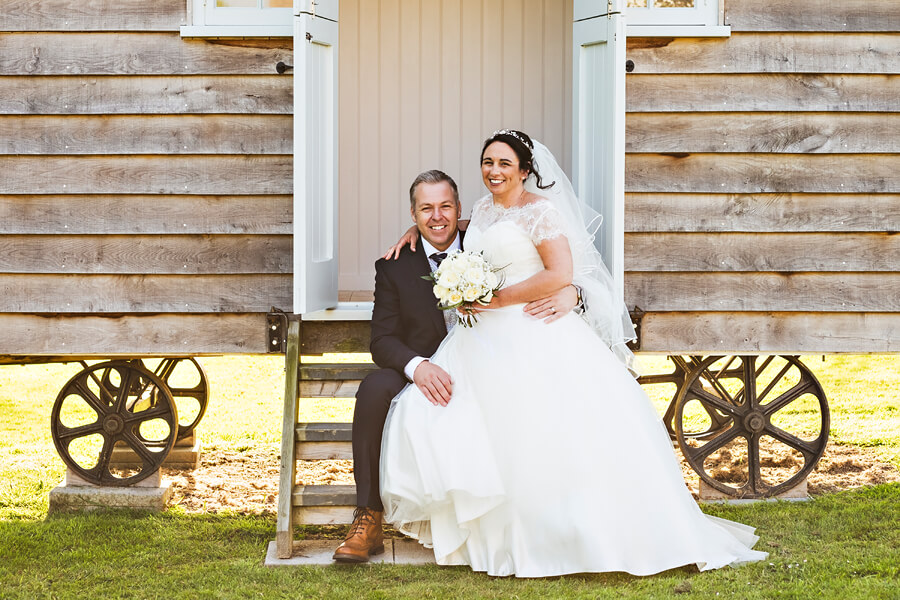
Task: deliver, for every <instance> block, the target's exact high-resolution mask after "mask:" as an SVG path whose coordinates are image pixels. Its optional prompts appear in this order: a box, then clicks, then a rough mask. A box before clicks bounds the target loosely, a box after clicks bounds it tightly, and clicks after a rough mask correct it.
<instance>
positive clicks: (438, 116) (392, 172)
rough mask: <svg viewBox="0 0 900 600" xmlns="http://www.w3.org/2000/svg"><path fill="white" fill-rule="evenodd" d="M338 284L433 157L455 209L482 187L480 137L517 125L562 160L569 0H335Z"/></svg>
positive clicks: (369, 256)
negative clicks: (455, 197) (449, 181)
mask: <svg viewBox="0 0 900 600" xmlns="http://www.w3.org/2000/svg"><path fill="white" fill-rule="evenodd" d="M340 6H341V13H340V23H341V26H340V44H341V46H340V60H341V71H340V86H341V100H340V103H341V104H340V130H341V132H340V172H341V178H340V185H341V189H340V201H341V208H340V211H341V212H340V238H341V244H340V257H341V259H340V261H341V266H340V268H341V271H340V278H339V283H340V287H341V289H344V290H371V289H372V288H373V287H374V283H375V282H374V278H375V268H374V262H375V259H376V258H377V257H379V256H380V255H381V254H382V253H383V252H384V250H385V249H386V248H387V247H388V246H389V245H391V244H392V243H393V242H395V241H396V240H397V238H398V237H399V236H400V234H401V232H402V231H405V230H406V229H407V228H408V227H409V226H410V225H411V224H412V220H411V218H410V214H409V185H410V184H411V183H412V181H413V179H415V177H416V175H417V174H418V173H420V172H422V171H424V170H427V169H434V168H439V169H441V170H443V171H445V172H447V173H448V174H449V175H450V176H451V177H453V178H454V179H455V180H456V181H457V183H458V184H459V187H460V199H461V201H462V204H463V214H464V215H465V216H468V215H469V214H470V212H471V208H472V205H473V204H474V202H475V200H476V199H477V198H479V197H481V196H482V195H483V194H484V193H485V190H484V186H483V185H482V183H481V172H480V169H479V166H478V163H479V160H478V158H479V153H480V152H481V144H482V142H483V141H484V139H485V138H486V137H487V136H488V135H490V134H491V132H493V131H494V130H496V129H501V128H504V127H507V128H517V129H522V130H524V131H527V132H529V133H531V134H533V135H535V136H536V137H538V138H539V139H541V141H543V142H544V143H545V144H547V146H548V147H549V148H550V149H551V150H553V151H554V152H556V153H557V155H558V156H560V157H562V161H563V162H564V163H565V164H569V163H570V162H571V157H570V154H571V149H570V147H571V134H570V130H571V118H572V117H571V76H570V72H571V70H572V66H571V65H572V50H571V44H572V42H571V40H572V0H552V1H551V0H504V1H502V2H499V1H497V0H379V1H370V0H341V4H340Z"/></svg>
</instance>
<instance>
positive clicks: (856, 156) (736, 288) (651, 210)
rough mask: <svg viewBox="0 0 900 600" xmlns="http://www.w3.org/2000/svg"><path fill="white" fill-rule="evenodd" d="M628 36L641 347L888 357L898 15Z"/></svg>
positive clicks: (764, 16)
mask: <svg viewBox="0 0 900 600" xmlns="http://www.w3.org/2000/svg"><path fill="white" fill-rule="evenodd" d="M725 22H726V23H727V24H730V25H731V27H732V35H731V37H729V38H724V39H659V38H656V39H631V40H629V43H628V46H629V48H628V52H627V54H628V58H630V59H632V60H633V61H634V62H635V65H636V68H635V70H634V72H633V73H631V74H629V75H628V76H627V110H628V114H627V120H626V123H627V126H626V129H627V131H626V136H627V138H626V152H627V155H626V161H625V162H626V213H625V218H626V238H625V244H626V259H625V265H626V270H627V273H626V300H627V302H628V304H629V305H630V306H631V307H639V308H640V309H642V310H644V311H646V312H647V314H646V315H645V317H644V319H643V322H642V324H641V325H642V326H641V333H642V336H641V349H642V350H645V351H653V352H668V353H671V352H674V351H681V352H698V353H702V352H708V353H712V352H735V351H746V352H779V351H781V352H835V351H844V352H897V351H900V301H898V298H900V235H898V233H897V232H898V231H900V75H898V74H900V35H898V33H897V32H900V5H898V4H897V2H896V0H860V1H859V2H849V3H846V2H844V3H835V2H830V1H828V0H803V1H802V2H796V1H794V0H726V2H725Z"/></svg>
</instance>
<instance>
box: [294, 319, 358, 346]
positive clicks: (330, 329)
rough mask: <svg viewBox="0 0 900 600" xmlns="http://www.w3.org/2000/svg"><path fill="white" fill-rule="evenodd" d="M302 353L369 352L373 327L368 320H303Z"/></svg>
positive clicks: (301, 328)
mask: <svg viewBox="0 0 900 600" xmlns="http://www.w3.org/2000/svg"><path fill="white" fill-rule="evenodd" d="M300 332H301V334H302V335H301V340H300V353H301V354H323V353H325V352H368V351H369V343H370V341H371V338H372V328H371V325H370V324H369V322H368V321H303V323H302V325H301V326H300Z"/></svg>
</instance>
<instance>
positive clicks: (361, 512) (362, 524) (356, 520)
mask: <svg viewBox="0 0 900 600" xmlns="http://www.w3.org/2000/svg"><path fill="white" fill-rule="evenodd" d="M370 525H375V515H374V514H373V513H372V511H371V510H369V509H368V508H366V507H363V506H360V507H357V508H356V510H354V511H353V524H352V525H350V531H349V533H347V538H346V539H348V540H349V539H350V538H352V537H353V536H354V535H356V534H361V533H364V532H365V531H366V528H367V527H369V526H370Z"/></svg>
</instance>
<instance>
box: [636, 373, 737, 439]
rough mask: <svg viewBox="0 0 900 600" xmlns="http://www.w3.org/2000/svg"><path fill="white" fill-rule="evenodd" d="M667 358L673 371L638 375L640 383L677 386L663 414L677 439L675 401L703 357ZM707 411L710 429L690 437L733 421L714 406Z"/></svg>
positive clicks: (725, 425) (721, 427) (718, 428)
mask: <svg viewBox="0 0 900 600" xmlns="http://www.w3.org/2000/svg"><path fill="white" fill-rule="evenodd" d="M667 358H668V359H669V361H670V362H671V363H672V365H673V370H672V372H671V373H660V374H655V375H641V376H640V377H638V383H640V384H641V385H659V384H673V385H674V386H675V392H674V393H673V394H672V400H671V401H670V402H669V405H668V407H667V408H666V414H665V415H663V423H664V424H665V426H666V430H667V431H668V432H669V437H670V438H672V439H673V440H675V439H677V434H676V433H675V403H676V402H677V401H678V396H679V395H680V394H681V390H682V389H684V384H685V381H686V380H687V378H688V376H689V375H690V374H691V373H693V372H694V371H696V370H697V368H698V367H699V366H700V363H701V362H703V357H702V356H669V357H667ZM707 412H708V413H709V427H708V429H706V430H705V431H697V432H691V433H689V434H688V435H689V436H690V437H704V436H708V435H711V434H714V433H716V432H717V431H719V430H720V429H723V428H725V427H727V426H728V424H729V423H730V422H731V418H730V417H729V416H727V415H722V414H721V413H719V412H718V411H716V410H715V409H714V408H712V407H710V408H709V409H708V411H707Z"/></svg>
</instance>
